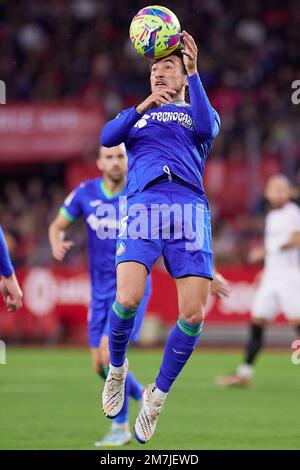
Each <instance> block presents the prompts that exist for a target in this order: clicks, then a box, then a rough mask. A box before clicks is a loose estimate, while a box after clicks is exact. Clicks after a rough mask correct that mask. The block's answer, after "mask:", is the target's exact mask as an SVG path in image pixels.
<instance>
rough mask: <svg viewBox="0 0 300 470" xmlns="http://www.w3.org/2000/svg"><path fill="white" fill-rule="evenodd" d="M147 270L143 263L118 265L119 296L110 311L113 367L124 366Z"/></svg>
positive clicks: (110, 346) (110, 347) (110, 344)
mask: <svg viewBox="0 0 300 470" xmlns="http://www.w3.org/2000/svg"><path fill="white" fill-rule="evenodd" d="M146 278H147V270H146V267H145V266H144V265H143V264H140V263H137V262H124V263H120V264H119V265H118V266H117V298H116V300H115V302H114V303H113V305H112V309H111V312H110V328H109V350H110V362H111V365H112V366H113V367H117V368H119V367H122V365H123V364H124V361H125V354H126V349H127V347H128V344H129V340H130V337H131V333H132V330H133V327H134V322H135V315H136V312H137V309H138V306H139V303H140V302H141V299H142V297H143V295H144V291H145V285H146Z"/></svg>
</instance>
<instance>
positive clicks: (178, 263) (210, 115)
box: [101, 73, 220, 279]
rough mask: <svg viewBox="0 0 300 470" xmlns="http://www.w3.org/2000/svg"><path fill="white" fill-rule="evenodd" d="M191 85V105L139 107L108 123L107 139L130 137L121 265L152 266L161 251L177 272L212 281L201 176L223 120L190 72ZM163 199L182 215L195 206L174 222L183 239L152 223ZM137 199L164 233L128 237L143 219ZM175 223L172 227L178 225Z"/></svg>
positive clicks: (119, 254)
mask: <svg viewBox="0 0 300 470" xmlns="http://www.w3.org/2000/svg"><path fill="white" fill-rule="evenodd" d="M188 84H189V94H190V104H187V103H186V102H184V101H181V102H172V103H170V104H166V105H162V106H159V107H156V108H153V109H150V110H148V111H147V112H146V113H145V114H144V115H141V114H139V113H138V112H137V111H136V109H135V108H134V107H133V108H130V109H127V110H125V111H123V112H121V113H120V114H119V115H118V116H117V117H116V118H115V119H113V120H112V121H110V122H108V123H107V124H106V125H105V126H104V128H103V130H102V134H101V143H102V145H105V146H107V147H111V146H115V145H118V144H120V143H121V142H125V145H126V150H127V155H128V175H127V188H126V193H127V195H128V213H127V215H126V216H125V217H124V219H123V221H124V230H125V231H123V230H122V232H121V233H120V235H119V240H118V244H117V251H116V264H118V263H122V262H126V261H132V260H134V261H138V262H140V263H143V264H144V265H145V266H146V267H147V269H148V271H150V270H151V268H152V266H153V264H154V262H155V261H156V259H157V258H158V257H159V256H160V255H163V257H164V260H165V264H166V267H167V269H168V271H169V272H170V274H171V275H172V276H173V277H175V278H179V277H182V276H202V277H207V278H209V279H211V278H212V277H213V269H212V267H213V258H212V241H211V223H210V214H209V208H208V205H207V202H206V198H205V192H204V188H203V181H202V177H203V172H204V168H205V162H206V159H207V156H208V153H209V151H210V149H211V147H212V144H213V140H214V139H215V137H216V136H217V134H218V132H219V129H220V118H219V115H218V113H217V112H216V111H215V110H214V108H213V107H212V106H211V104H210V102H209V99H208V97H207V95H206V93H205V90H204V88H203V85H202V83H201V80H200V77H199V75H198V73H196V74H195V75H193V76H191V77H188ZM166 174H167V175H168V179H169V181H170V183H171V184H169V185H167V186H166V185H165V183H163V182H162V181H163V180H162V178H166ZM157 202H159V203H164V204H165V206H167V207H170V206H171V205H172V204H175V203H176V204H179V206H180V214H181V215H184V213H185V209H186V208H187V206H191V209H192V212H191V213H190V214H191V215H190V216H187V217H186V216H183V218H182V217H181V220H180V221H178V220H177V221H176V224H175V225H176V226H178V225H179V226H180V227H181V228H182V233H183V236H182V237H181V238H180V239H179V238H178V236H177V234H176V236H175V235H174V234H173V235H172V236H170V237H169V238H168V239H166V238H165V237H163V236H162V230H161V229H162V225H161V222H160V221H158V226H157V227H156V225H155V224H154V225H153V224H152V221H153V217H154V210H153V209H152V205H153V204H155V203H157ZM136 204H143V207H144V209H143V214H144V215H145V220H147V221H148V223H149V224H150V227H152V228H153V227H154V228H156V232H157V233H158V238H156V236H154V237H153V236H152V234H151V235H149V234H146V235H145V236H143V237H132V236H131V235H130V233H131V229H132V227H135V226H136V225H137V221H138V218H139V215H138V214H137V213H132V212H134V211H133V207H134V206H135V205H136ZM197 216H199V217H197ZM129 225H131V227H129ZM192 226H194V227H195V231H194V232H195V234H194V235H193V237H194V238H193V241H194V242H195V243H192V244H191V243H190V239H189V237H187V236H186V229H188V231H189V229H190V227H192ZM170 227H171V228H172V229H174V224H173V226H172V224H170ZM120 237H122V238H120Z"/></svg>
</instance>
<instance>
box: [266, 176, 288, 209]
mask: <svg viewBox="0 0 300 470" xmlns="http://www.w3.org/2000/svg"><path fill="white" fill-rule="evenodd" d="M265 197H266V199H267V201H268V202H269V203H270V205H271V206H272V207H273V208H280V207H283V206H284V205H285V204H286V203H287V202H288V201H289V200H290V198H291V187H290V184H289V182H288V180H287V179H286V178H284V177H280V176H278V177H277V176H275V177H272V178H270V179H269V181H268V182H267V186H266V189H265Z"/></svg>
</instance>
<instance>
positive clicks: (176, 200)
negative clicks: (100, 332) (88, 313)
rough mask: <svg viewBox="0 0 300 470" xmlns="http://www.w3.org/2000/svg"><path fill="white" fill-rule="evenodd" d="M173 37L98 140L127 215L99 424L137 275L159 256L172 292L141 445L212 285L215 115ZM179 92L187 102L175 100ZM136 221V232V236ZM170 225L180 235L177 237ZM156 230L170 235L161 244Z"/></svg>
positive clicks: (123, 362)
mask: <svg viewBox="0 0 300 470" xmlns="http://www.w3.org/2000/svg"><path fill="white" fill-rule="evenodd" d="M182 37H183V43H184V44H183V46H182V47H181V48H179V49H178V50H176V52H175V53H172V54H170V55H169V56H167V57H165V58H163V59H159V60H154V61H153V63H152V65H151V73H150V84H151V95H150V96H149V97H148V98H146V99H145V100H144V101H143V102H142V103H140V104H139V105H137V106H134V107H132V108H129V109H126V110H124V111H122V112H121V113H120V114H119V115H118V116H117V117H116V118H115V119H113V120H111V121H109V122H108V123H106V125H105V126H104V128H103V129H102V134H101V143H102V145H105V146H107V147H110V146H115V145H118V144H119V143H121V142H124V143H125V145H126V151H127V156H128V174H127V186H126V194H127V212H126V215H124V218H123V223H122V228H121V230H120V234H119V237H118V242H117V251H116V265H117V295H116V299H115V301H114V303H113V305H112V308H111V312H110V331H109V349H110V362H111V365H110V370H109V374H108V376H107V379H106V382H105V386H104V390H103V395H102V404H103V410H104V413H105V414H106V416H107V417H109V418H112V417H113V416H117V415H118V413H119V412H120V410H121V408H122V406H123V402H124V385H125V379H126V376H127V374H128V361H127V358H126V349H127V346H128V343H129V339H130V336H131V332H132V329H133V328H134V324H135V316H136V313H137V310H138V308H139V305H140V302H141V300H142V298H143V295H144V291H145V285H146V280H147V275H148V274H149V272H150V271H151V269H152V266H153V264H154V262H155V260H156V259H157V258H158V257H159V256H160V255H163V257H164V261H165V264H166V267H167V269H168V271H169V273H170V275H171V276H172V277H173V278H174V279H175V283H176V286H177V293H178V307H179V317H178V321H177V323H176V324H175V326H174V328H173V329H172V331H171V333H170V335H169V338H168V340H167V343H166V346H165V350H164V356H163V359H162V363H161V366H160V370H159V372H158V375H157V377H156V381H155V383H153V384H150V385H149V386H147V387H146V389H145V390H144V393H143V405H142V408H141V410H140V413H139V415H138V417H137V420H136V422H135V428H134V429H135V436H136V438H137V440H138V441H139V442H141V443H145V442H147V441H148V440H149V439H150V438H151V437H152V435H153V433H154V431H155V428H156V424H157V420H158V417H159V414H160V412H161V410H162V407H163V404H164V401H165V399H166V396H167V394H168V392H169V390H170V388H171V386H172V384H173V383H174V381H175V380H176V379H177V377H178V375H179V373H180V371H181V370H182V368H183V367H184V365H185V364H186V363H187V361H188V359H189V357H190V356H191V354H192V352H193V350H194V348H195V346H196V344H197V341H198V339H199V336H200V333H201V330H202V326H203V319H204V309H205V305H206V302H207V298H208V294H209V289H210V283H211V280H212V278H213V260H212V242H211V223H210V213H209V207H208V204H207V201H206V197H205V192H204V188H203V183H202V175H203V172H204V167H205V161H206V158H207V156H208V154H209V151H210V149H211V147H212V144H213V141H214V139H215V137H216V136H217V134H218V132H219V129H220V118H219V115H218V113H217V112H216V111H215V110H214V109H213V108H212V106H211V104H210V102H209V99H208V97H207V95H206V92H205V90H204V88H203V85H202V83H201V79H200V77H199V74H198V71H197V54H198V50H197V46H196V44H195V42H194V39H193V38H192V36H190V35H189V34H187V33H186V32H185V31H184V32H183V33H182ZM187 87H188V90H189V97H190V103H187V102H186V101H185V94H186V89H187ZM157 204H159V205H161V206H163V207H164V209H163V208H162V214H161V215H162V216H164V213H163V212H164V210H167V209H166V208H173V207H174V206H176V208H177V209H178V207H179V209H181V212H180V210H179V212H180V214H181V221H180V222H179V223H178V220H177V221H175V218H176V217H175V212H176V211H175V210H174V214H173V216H174V217H173V219H172V220H173V222H169V223H168V222H161V217H159V218H157ZM137 207H138V208H139V209H138V210H137ZM185 209H189V210H187V212H188V214H187V215H185ZM182 213H183V216H182ZM171 215H172V214H171ZM157 220H158V221H157ZM169 220H171V219H169ZM159 221H160V222H159ZM140 222H143V223H141V225H143V228H142V229H141V231H140V233H139V234H138V233H137V230H136V227H137V226H138V225H139V223H140ZM178 226H179V227H180V228H181V229H182V230H183V231H184V233H183V234H182V236H181V237H179V236H178V233H177V229H178ZM149 227H151V233H150V231H149V230H150V229H149ZM166 228H169V229H171V231H172V233H171V234H170V236H169V237H167V236H165V229H166ZM163 295H168V293H167V292H164V293H163Z"/></svg>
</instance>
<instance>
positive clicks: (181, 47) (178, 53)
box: [150, 43, 187, 75]
mask: <svg viewBox="0 0 300 470" xmlns="http://www.w3.org/2000/svg"><path fill="white" fill-rule="evenodd" d="M183 49H184V45H183V44H181V43H180V44H179V46H178V47H177V48H176V49H175V51H173V52H171V54H168V55H166V56H164V57H162V58H161V59H153V60H152V61H151V63H150V70H152V67H153V65H154V64H155V63H156V62H159V61H160V60H162V59H166V58H167V57H170V56H172V55H175V56H176V57H179V59H180V60H181V63H182V70H183V72H184V74H185V75H187V71H186V68H185V65H184V62H183V55H182V52H181V51H182V50H183Z"/></svg>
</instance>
